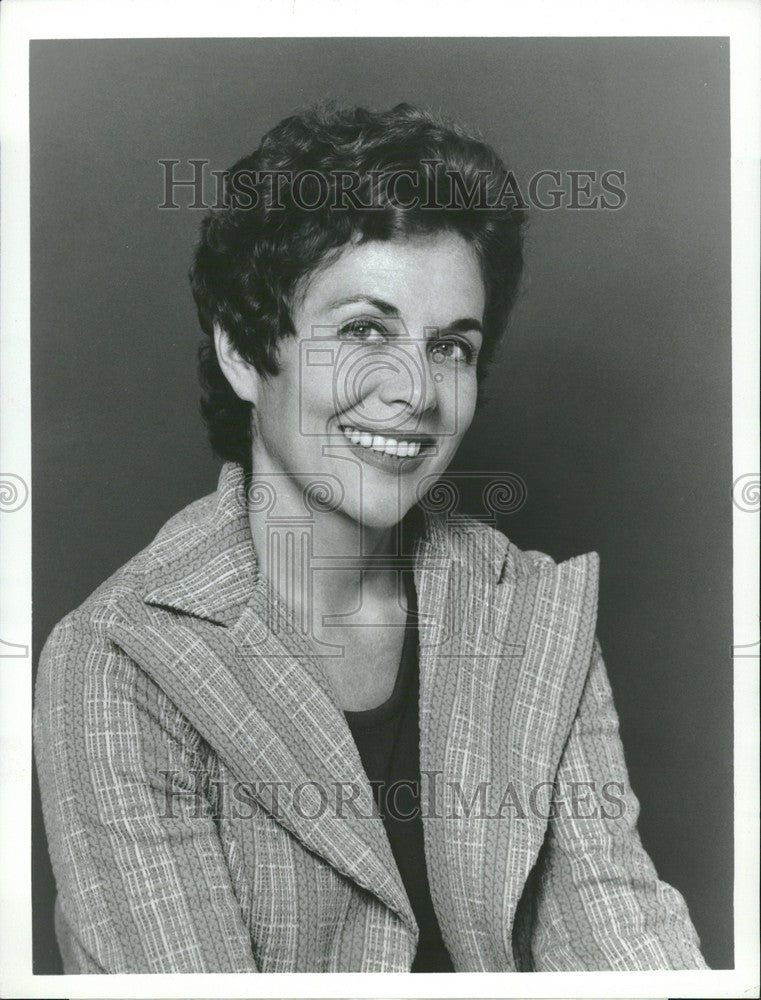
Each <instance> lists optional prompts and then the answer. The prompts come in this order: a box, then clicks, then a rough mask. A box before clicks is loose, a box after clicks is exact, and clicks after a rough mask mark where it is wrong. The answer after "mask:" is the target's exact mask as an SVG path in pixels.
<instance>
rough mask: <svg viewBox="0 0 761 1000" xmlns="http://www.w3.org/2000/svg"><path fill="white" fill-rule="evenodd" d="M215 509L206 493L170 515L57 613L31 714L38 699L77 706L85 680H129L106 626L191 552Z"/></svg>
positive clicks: (130, 671) (117, 683) (121, 684)
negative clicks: (119, 563) (137, 548)
mask: <svg viewBox="0 0 761 1000" xmlns="http://www.w3.org/2000/svg"><path fill="white" fill-rule="evenodd" d="M214 509H215V495H214V494H210V495H208V496H206V497H202V498H200V499H198V500H195V501H193V502H192V503H190V504H188V505H187V506H186V507H184V508H183V509H182V510H180V511H179V512H178V513H176V514H175V515H173V516H172V517H171V518H170V519H169V520H168V521H167V522H166V523H165V524H164V525H163V526H162V527H161V529H160V530H159V531H158V533H157V534H156V536H155V537H154V538H153V540H152V541H151V542H150V543H149V544H148V545H147V546H146V547H145V548H144V549H142V550H141V551H140V552H138V553H137V554H136V555H135V556H133V557H132V558H131V559H130V560H129V561H128V562H126V563H125V564H124V565H123V566H121V567H120V568H119V569H117V570H116V571H115V572H114V573H112V574H111V576H110V577H108V578H107V579H106V580H105V581H104V582H103V583H101V584H100V585H99V586H98V587H97V588H96V589H95V590H94V591H93V592H92V593H91V594H90V595H89V596H88V597H87V598H86V599H85V600H84V601H83V602H82V603H81V604H80V605H79V606H78V607H76V608H75V609H73V610H72V611H70V612H69V613H68V614H67V615H65V617H64V618H62V619H61V620H60V621H59V622H58V623H57V624H56V626H55V627H54V628H53V630H52V632H51V633H50V635H49V636H48V638H47V641H46V642H45V644H44V646H43V648H42V652H41V654H40V658H39V665H38V671H37V678H36V682H35V702H36V708H35V712H36V715H37V716H38V717H39V716H42V715H43V714H44V712H43V708H42V706H43V704H51V703H52V704H59V705H60V704H64V703H69V704H72V705H73V707H77V706H79V707H81V706H82V704H83V699H84V698H85V688H86V687H87V686H88V685H90V686H91V685H93V684H100V685H101V688H102V689H103V691H105V690H106V688H109V687H110V689H111V690H112V691H114V690H116V689H117V688H119V689H126V688H127V687H130V686H132V685H133V684H134V682H135V680H136V676H137V675H136V673H135V667H134V665H133V664H132V663H131V662H130V661H129V658H128V657H126V656H125V655H124V654H123V653H122V652H121V650H120V649H118V647H116V646H115V645H114V644H113V643H112V642H111V640H110V639H109V630H110V629H111V628H112V627H113V626H114V625H115V624H118V623H120V622H124V621H126V620H129V619H130V617H131V616H132V615H133V614H134V609H135V608H136V607H137V606H140V605H142V602H143V597H144V595H145V593H146V592H147V591H148V590H150V588H151V587H152V586H153V584H154V582H155V581H156V580H157V579H159V578H161V577H162V574H164V573H166V571H167V568H168V567H171V566H173V565H176V564H178V563H180V564H181V563H182V562H183V560H184V559H186V558H187V555H188V553H190V552H196V551H197V550H198V548H199V545H201V546H202V545H203V544H204V542H205V541H206V539H207V538H208V526H209V523H210V520H211V518H212V517H213V514H214Z"/></svg>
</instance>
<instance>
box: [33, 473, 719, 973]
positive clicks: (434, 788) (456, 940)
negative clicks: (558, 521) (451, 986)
mask: <svg viewBox="0 0 761 1000" xmlns="http://www.w3.org/2000/svg"><path fill="white" fill-rule="evenodd" d="M414 566H415V580H416V586H417V592H418V608H419V615H420V625H419V634H420V726H421V768H422V770H423V772H424V777H425V779H426V780H424V781H423V783H422V789H421V791H422V800H423V810H424V820H423V823H424V831H425V847H426V857H427V862H428V869H429V878H430V884H431V893H432V898H433V902H434V905H435V908H436V912H437V915H438V918H439V922H440V925H441V929H442V933H443V936H444V940H445V942H446V945H447V948H448V949H449V952H450V954H451V956H452V959H453V962H454V965H455V968H456V969H457V971H463V972H465V971H473V972H477V971H516V970H519V971H520V970H532V969H535V970H587V969H623V970H634V969H687V968H705V963H704V961H703V959H702V957H701V955H700V951H699V943H698V940H697V937H696V934H695V931H694V929H693V927H692V924H691V922H690V919H689V916H688V913H687V909H686V906H685V904H684V901H683V899H682V897H681V896H680V895H679V893H678V892H677V891H676V890H674V889H672V888H671V887H669V886H667V885H665V884H664V883H663V882H661V881H659V880H658V877H657V875H656V872H655V870H654V868H653V865H652V863H651V861H650V859H649V858H648V856H647V855H646V853H645V852H644V850H643V848H642V845H641V843H640V841H639V838H638V835H637V832H636V825H635V824H636V819H637V809H638V806H637V801H636V799H635V797H634V796H633V794H632V792H631V790H630V789H629V786H628V780H627V776H626V768H625V765H624V760H623V754H622V750H621V744H620V741H619V738H618V731H617V719H616V714H615V710H614V707H613V703H612V699H611V694H610V689H609V686H608V682H607V679H606V675H605V668H604V666H603V661H602V657H601V654H600V649H599V646H598V645H597V643H596V640H595V636H594V630H595V620H596V600H597V596H596V595H597V557H596V555H595V554H594V553H590V554H587V555H584V556H579V557H576V558H574V559H570V560H568V561H567V562H564V563H561V564H559V565H556V564H555V563H554V562H553V561H552V560H551V559H550V558H549V557H548V556H544V555H542V554H541V553H531V552H520V551H518V550H517V549H516V548H515V547H514V546H513V545H511V544H510V543H509V542H508V540H507V539H506V538H505V537H504V536H503V535H501V534H500V533H499V532H497V531H495V530H494V529H492V528H490V527H488V526H484V525H480V524H478V523H477V522H475V521H470V520H461V519H458V520H456V521H448V520H447V519H446V517H444V516H443V515H434V514H429V515H426V519H425V529H424V531H423V532H422V533H421V535H420V537H419V538H418V540H417V542H416V547H415V552H414ZM34 738H35V754H36V760H37V767H38V771H39V777H40V786H41V791H42V801H43V808H44V816H45V826H46V831H47V836H48V843H49V847H50V855H51V859H52V864H53V869H54V872H55V876H56V882H57V888H58V898H57V902H56V932H57V936H58V942H59V946H60V949H61V953H62V955H63V961H64V968H65V971H66V972H69V973H74V972H99V973H119V972H121V973H124V972H134V973H139V972H257V971H260V972H291V971H292V972H307V971H311V972H355V971H356V972H404V971H408V970H409V969H410V966H411V963H412V959H413V956H414V954H415V948H416V942H417V927H416V924H415V919H414V916H413V914H412V910H411V908H410V904H409V901H408V899H407V896H406V893H405V891H404V886H403V884H402V882H401V879H400V876H399V874H398V871H397V869H396V866H395V863H394V860H393V856H392V854H391V850H390V847H389V844H388V840H387V838H386V835H385V831H384V829H383V825H382V822H381V820H380V818H379V817H377V816H373V815H372V812H373V808H372V790H371V789H370V787H369V784H368V782H367V778H366V776H365V774H364V771H363V770H362V765H361V762H360V760H359V755H358V753H357V750H356V747H355V745H354V742H353V740H352V737H351V734H350V732H349V729H348V727H347V725H346V722H345V719H344V716H343V713H342V712H341V710H340V708H339V706H338V705H337V703H336V699H335V696H334V695H333V692H332V689H331V686H330V684H329V683H328V681H327V679H326V676H325V674H324V672H323V670H322V668H321V665H320V656H319V655H317V654H316V650H315V647H314V645H312V644H311V643H310V641H309V640H307V639H306V638H305V637H304V636H303V635H302V634H300V632H299V630H298V628H296V627H295V624H294V622H293V620H292V618H291V617H290V615H289V612H288V609H287V608H284V607H283V606H282V604H281V603H280V602H279V600H278V597H277V595H276V594H274V593H273V592H272V589H271V588H270V587H269V586H268V583H267V580H266V578H265V577H264V575H263V574H260V573H259V572H258V567H257V562H256V557H255V553H254V548H253V543H252V539H251V534H250V530H249V527H248V519H247V511H246V500H245V489H244V480H243V471H242V469H241V468H240V467H239V466H237V465H235V464H232V463H228V464H227V465H225V466H224V468H223V469H222V472H221V476H220V481H219V487H218V490H217V492H216V493H214V494H212V495H210V496H209V497H205V498H204V499H202V500H199V501H197V502H195V503H193V504H191V505H190V506H189V507H188V508H186V509H185V510H184V511H182V512H181V513H180V514H178V515H177V516H176V517H174V518H173V519H172V520H170V521H169V522H168V523H167V524H166V525H165V526H164V528H163V529H162V530H161V532H160V533H159V535H158V536H157V537H156V539H155V540H154V541H153V542H152V543H151V545H149V546H148V548H147V549H145V550H144V551H143V552H142V553H140V554H139V555H137V556H136V557H135V558H134V559H133V560H131V561H130V562H129V563H127V565H126V566H125V567H123V568H122V569H121V570H119V571H118V572H117V573H116V574H115V575H114V576H113V577H111V578H110V579H109V580H107V581H106V582H105V583H104V584H103V585H102V586H101V587H99V588H98V590H97V591H96V592H95V593H94V594H93V595H92V596H91V597H90V598H89V599H88V600H87V601H86V602H85V603H84V604H83V605H82V606H81V607H80V608H78V609H77V610H76V611H74V612H72V613H71V614H70V615H68V616H67V617H66V618H65V619H64V620H63V621H62V622H61V623H60V624H59V625H58V626H57V627H56V628H55V630H54V631H53V633H52V635H51V636H50V638H49V640H48V642H47V644H46V646H45V649H44V650H43V654H42V658H41V663H40V670H39V675H38V680H37V686H36V698H35V711H34ZM584 782H586V783H588V785H589V786H591V788H593V789H594V790H595V793H594V794H596V796H597V798H596V799H595V801H594V803H593V804H590V805H589V806H585V807H584V808H585V810H586V811H588V812H589V813H590V814H591V813H595V812H596V815H595V816H594V817H593V818H579V817H578V816H575V814H574V813H573V811H571V812H570V813H569V811H568V808H567V803H568V796H569V795H570V794H573V789H574V787H577V786H580V785H581V787H583V785H582V783H584ZM608 783H618V784H617V785H614V786H613V787H615V788H619V787H620V789H621V793H620V796H619V801H618V808H612V809H609V810H607V811H606V812H605V814H603V811H602V810H601V808H600V806H601V803H600V801H599V794H600V789H601V788H602V787H603V786H604V785H605V786H607V784H608ZM297 787H298V788H300V789H301V792H300V797H299V798H298V799H297V797H296V796H295V795H294V794H283V792H282V790H283V789H291V790H293V789H296V788H297ZM320 789H322V790H328V791H330V790H333V789H351V790H352V796H353V798H352V801H351V803H350V804H349V805H347V803H346V801H343V800H342V801H341V805H340V807H336V804H335V803H336V802H337V801H338V800H336V799H331V800H330V801H329V802H328V805H327V808H326V807H325V802H324V801H323V800H322V797H321V796H322V794H323V793H322V792H321V791H320ZM336 794H338V792H336ZM602 805H603V807H604V806H605V803H604V802H603V803H602Z"/></svg>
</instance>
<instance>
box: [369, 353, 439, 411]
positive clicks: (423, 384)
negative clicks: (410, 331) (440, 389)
mask: <svg viewBox="0 0 761 1000" xmlns="http://www.w3.org/2000/svg"><path fill="white" fill-rule="evenodd" d="M383 360H384V362H385V363H384V365H383V368H382V370H381V371H379V373H378V374H379V378H378V385H377V392H378V396H379V398H380V399H381V400H382V402H383V403H385V404H386V406H388V407H390V408H392V409H393V410H394V411H396V412H398V413H399V415H400V417H402V418H404V417H405V416H408V417H409V416H415V417H420V416H422V415H423V414H424V413H426V412H428V411H430V410H433V409H435V408H436V406H437V405H438V395H437V389H436V381H435V374H434V372H433V371H432V370H431V368H432V366H433V367H435V365H433V362H432V359H431V358H430V357H429V356H428V352H427V350H426V343H425V340H409V341H407V342H406V343H404V344H401V343H397V344H395V345H394V349H393V351H389V353H388V357H387V358H384V359H383Z"/></svg>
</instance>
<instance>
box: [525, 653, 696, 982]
mask: <svg viewBox="0 0 761 1000" xmlns="http://www.w3.org/2000/svg"><path fill="white" fill-rule="evenodd" d="M554 796H555V797H554V802H553V814H554V818H553V819H551V821H550V823H549V827H548V833H547V837H546V840H545V845H544V848H543V857H542V860H541V861H540V865H539V870H538V872H537V875H538V892H537V896H536V899H535V911H534V921H533V933H532V942H531V945H532V959H533V965H534V968H535V970H536V971H571V970H626V971H632V970H647V969H705V968H707V965H706V963H705V961H704V959H703V957H702V955H701V953H700V942H699V940H698V937H697V934H696V932H695V929H694V927H693V925H692V922H691V920H690V916H689V913H688V912H687V906H686V904H685V902H684V899H683V898H682V896H681V895H680V894H679V892H677V890H676V889H674V888H672V887H671V886H670V885H667V884H666V883H665V882H662V881H660V880H659V878H658V875H657V873H656V871H655V867H654V866H653V863H652V861H651V860H650V858H649V857H648V855H647V853H646V852H645V849H644V848H643V846H642V843H641V841H640V838H639V834H638V833H637V827H636V823H637V816H638V813H639V803H638V801H637V799H636V797H635V796H634V794H633V792H632V790H631V788H630V786H629V780H628V777H627V772H626V765H625V762H624V755H623V748H622V746H621V740H620V738H619V734H618V718H617V716H616V711H615V708H614V706H613V698H612V693H611V689H610V684H609V682H608V678H607V675H606V671H605V666H604V663H603V659H602V654H601V651H600V647H599V644H598V643H597V641H595V645H594V651H593V655H592V662H591V666H590V671H589V674H588V677H587V680H586V683H585V687H584V690H583V693H582V697H581V701H580V705H579V709H578V713H577V715H576V718H575V721H574V723H573V726H572V729H571V733H570V737H569V739H568V742H567V744H566V746H565V749H564V752H563V755H562V757H561V761H560V766H559V770H558V774H557V779H556V782H555V793H554Z"/></svg>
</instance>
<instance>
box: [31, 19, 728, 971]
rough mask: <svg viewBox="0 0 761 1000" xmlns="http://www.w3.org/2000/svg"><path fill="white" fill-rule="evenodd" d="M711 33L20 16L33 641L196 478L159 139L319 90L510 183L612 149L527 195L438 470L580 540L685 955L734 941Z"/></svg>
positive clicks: (574, 547) (281, 107)
mask: <svg viewBox="0 0 761 1000" xmlns="http://www.w3.org/2000/svg"><path fill="white" fill-rule="evenodd" d="M728 57H729V46H728V42H727V41H726V40H722V39H708V38H706V39H695V40H693V39H576V40H570V39H550V40H547V39H477V38H474V39H442V40H431V39H420V38H415V39H382V38H379V39H359V40H355V39H263V40H260V39H251V40H248V39H246V40H199V41H192V40H148V41H131V40H129V41H44V42H33V43H32V46H31V142H32V376H33V428H32V429H33V500H34V508H33V510H34V521H33V531H34V534H33V549H34V553H33V556H34V656H35V662H36V659H37V656H38V655H39V650H40V648H41V645H42V642H43V641H44V639H45V637H46V636H47V634H48V633H49V631H50V629H51V628H52V626H53V624H54V623H55V622H56V621H57V620H58V619H60V618H61V617H62V616H63V615H64V614H65V613H66V612H67V611H69V610H71V609H72V608H73V607H74V606H76V605H77V604H78V603H79V602H81V601H82V600H83V599H84V598H85V597H86V596H87V594H88V593H89V592H90V591H91V590H93V589H94V588H95V586H96V585H98V584H99V583H100V582H101V581H102V580H103V579H105V577H106V576H107V575H109V574H110V573H111V572H112V571H113V570H115V569H116V568H117V567H118V566H119V565H121V564H122V563H123V562H125V561H126V560H127V559H128V558H129V557H130V556H132V555H133V554H135V553H136V552H137V551H138V549H140V548H142V547H143V546H144V545H146V544H147V543H148V542H149V541H150V539H151V538H152V537H153V535H154V534H155V533H156V531H157V530H158V528H159V527H160V526H161V524H162V523H163V522H164V521H165V520H166V519H167V518H168V517H169V516H170V515H171V514H173V513H174V512H175V511H177V510H178V509H179V508H181V507H182V506H184V505H185V504H186V503H188V502H189V501H191V500H193V499H194V498H196V497H198V496H201V495H203V494H205V493H208V492H210V491H211V490H213V489H214V487H215V484H216V476H217V469H218V464H219V463H218V462H216V461H215V460H214V458H213V457H212V455H211V453H210V450H209V448H208V446H207V444H206V439H205V434H204V430H203V427H202V423H201V420H200V417H199V416H198V402H197V399H198V392H197V389H196V382H195V350H196V345H197V343H198V341H199V338H200V334H199V331H198V328H197V325H196V321H195V316H194V311H193V306H192V301H191V297H190V293H189V290H188V287H187V279H186V272H187V268H188V264H189V261H190V255H191V250H192V246H193V243H194V240H195V234H196V230H197V227H198V224H199V222H200V218H201V214H200V213H199V212H197V211H191V210H189V209H186V208H183V209H181V210H179V211H175V212H171V211H159V210H158V208H157V206H158V205H159V203H160V202H161V200H162V173H161V169H160V168H159V165H158V160H159V159H161V158H164V157H172V158H176V159H180V160H186V159H189V158H191V157H194V158H205V159H208V160H210V161H211V163H212V166H213V167H215V168H218V169H224V168H226V167H228V166H230V165H231V164H232V163H233V162H234V161H235V160H236V159H237V158H238V157H239V156H240V155H242V154H243V153H244V152H248V151H250V150H251V149H253V148H254V147H255V146H256V145H257V143H258V140H259V137H260V136H261V133H262V131H263V130H266V129H267V128H268V127H270V126H271V125H272V124H274V123H275V122H276V121H278V120H279V119H280V118H281V117H283V116H284V115H286V114H288V113H290V112H291V111H293V110H294V109H295V108H297V107H299V106H302V105H303V104H305V103H307V102H309V101H311V100H312V99H314V98H317V97H325V96H332V97H335V98H336V99H338V100H339V101H341V102H343V103H363V104H367V105H369V106H371V107H378V108H380V107H387V106H390V105H392V104H395V103H397V102H398V101H402V100H404V101H409V102H412V103H418V104H421V105H425V106H429V107H432V108H434V109H441V110H443V111H445V112H448V113H451V114H453V115H456V116H458V117H460V118H462V119H464V120H465V121H466V122H468V123H470V124H472V125H474V126H477V127H479V128H480V129H481V130H482V131H483V132H484V134H485V136H486V138H487V139H488V140H490V141H491V142H492V143H493V144H494V145H495V146H496V147H497V148H498V149H499V150H500V151H501V152H502V153H503V154H504V156H505V157H506V159H507V161H508V162H509V164H510V165H511V166H512V167H513V169H514V170H515V171H516V176H517V178H518V179H519V181H521V182H527V180H528V178H529V177H530V176H531V175H532V174H533V173H534V172H536V171H537V170H541V169H556V170H560V171H567V170H575V169H592V170H598V171H599V170H605V169H618V170H624V171H625V172H626V192H627V196H628V200H627V203H626V205H625V207H624V208H623V209H621V210H619V211H607V212H606V211H583V210H569V209H563V210H558V211H550V212H541V211H535V212H533V213H532V215H533V219H532V222H531V229H530V236H529V241H528V267H527V275H526V280H525V284H524V287H523V293H522V297H521V300H520V303H519V305H518V308H517V310H516V312H515V317H514V322H513V326H512V331H511V334H510V336H509V339H508V340H507V342H506V343H505V345H504V348H503V350H502V353H501V359H500V361H499V362H498V364H497V365H496V367H495V369H494V372H493V375H492V377H491V384H490V394H491V396H492V402H491V403H490V404H489V405H488V406H487V407H486V408H485V409H484V410H482V411H481V412H480V413H479V414H478V415H477V417H476V420H475V422H474V425H473V427H472V429H471V431H470V432H469V435H468V437H467V439H466V441H465V443H464V445H463V448H462V451H461V454H460V456H459V457H458V465H457V467H458V468H459V469H464V470H495V471H499V470H508V471H511V472H514V473H517V474H519V475H520V476H522V477H523V479H524V480H525V482H526V485H527V490H528V499H527V502H526V504H525V505H524V507H523V508H522V509H521V510H520V511H519V512H518V513H515V514H512V515H510V516H505V517H504V518H503V520H502V522H501V524H500V527H501V528H502V529H503V530H504V531H505V532H506V533H507V534H508V535H509V536H510V537H511V538H512V539H513V541H515V542H516V544H518V545H519V546H521V547H524V548H537V549H541V550H544V551H546V552H549V553H550V554H552V555H553V556H554V557H555V558H565V557H568V556H570V555H573V554H576V553H579V552H583V551H587V550H589V549H596V550H597V551H598V552H599V553H600V555H601V558H602V588H601V590H602V597H601V607H600V622H599V634H600V638H601V641H602V645H603V650H604V652H605V655H606V662H607V665H608V670H609V673H610V677H611V681H612V684H613V689H614V694H615V698H616V703H617V707H618V710H619V713H620V715H621V724H622V734H623V739H624V744H625V747H626V750H627V760H628V764H629V769H630V776H631V781H632V784H633V787H634V790H635V792H636V793H637V794H638V795H639V798H640V801H641V804H642V818H641V822H640V830H641V834H642V837H643V840H644V843H645V845H646V847H647V848H648V850H649V851H650V854H651V856H652V857H653V859H654V861H655V864H656V866H657V868H658V871H659V873H660V875H661V877H662V878H664V879H666V880H667V881H669V882H671V883H672V884H674V885H675V886H677V887H678V888H679V889H680V890H681V891H682V893H683V894H684V896H685V897H686V899H687V902H688V904H689V907H690V911H691V913H692V916H693V919H694V922H695V924H696V926H697V929H698V932H699V934H700V936H701V939H702V942H703V948H704V952H705V956H706V959H707V961H708V962H709V964H710V965H712V966H713V967H715V968H728V967H731V966H732V965H733V951H732V878H733V865H732V794H733V787H732V729H731V724H732V717H731V706H732V690H731V679H732V659H731V641H732V639H731V569H732V548H731V546H732V539H731V444H730V426H731V425H730V325H729V324H730V299H729V293H730V257H729V237H730V232H729V111H728V97H729V78H728ZM177 200H178V202H179V203H181V204H183V205H186V204H187V203H188V197H187V196H183V194H182V193H180V194H178V197H177ZM32 808H33V819H34V831H33V833H34V844H33V873H32V875H33V883H32V884H33V896H34V970H35V972H37V973H47V972H56V971H61V966H60V962H59V958H58V954H57V949H56V945H55V940H54V936H53V929H52V901H53V896H54V883H53V878H52V873H51V869H50V865H49V861H48V857H47V850H46V843H45V834H44V830H43V827H42V822H41V814H40V809H39V801H38V797H37V791H36V786H35V789H34V794H33V803H32Z"/></svg>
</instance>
